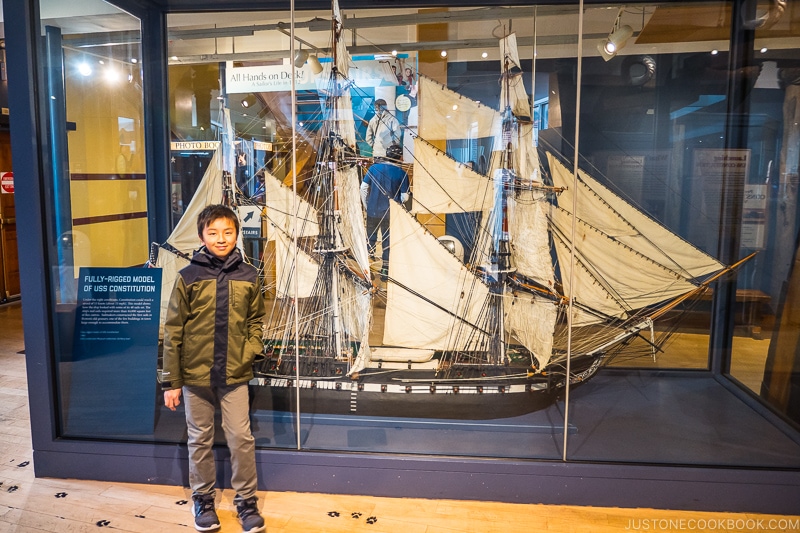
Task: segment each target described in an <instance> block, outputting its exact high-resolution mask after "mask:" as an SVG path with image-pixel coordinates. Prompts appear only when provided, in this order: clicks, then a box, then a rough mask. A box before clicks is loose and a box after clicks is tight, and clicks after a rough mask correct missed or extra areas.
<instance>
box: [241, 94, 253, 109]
mask: <svg viewBox="0 0 800 533" xmlns="http://www.w3.org/2000/svg"><path fill="white" fill-rule="evenodd" d="M254 105H256V95H254V94H252V93H251V94H248V95H247V96H245V97H244V99H243V100H242V107H243V108H245V109H247V108H248V107H252V106H254Z"/></svg>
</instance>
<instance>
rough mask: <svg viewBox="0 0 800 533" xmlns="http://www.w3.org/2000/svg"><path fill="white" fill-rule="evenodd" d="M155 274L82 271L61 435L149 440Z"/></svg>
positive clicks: (157, 291) (157, 301)
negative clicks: (128, 437) (127, 437)
mask: <svg viewBox="0 0 800 533" xmlns="http://www.w3.org/2000/svg"><path fill="white" fill-rule="evenodd" d="M160 308H161V269H159V268H81V269H80V275H79V277H78V307H77V310H76V313H75V330H74V337H73V353H72V361H71V362H63V363H62V368H61V372H62V377H63V378H64V379H65V380H67V383H69V386H68V390H69V395H68V396H67V397H66V398H65V405H64V409H65V417H64V420H65V428H64V429H65V433H66V434H67V435H69V436H108V435H115V436H124V435H141V434H152V433H153V426H154V422H155V397H156V363H157V358H158V328H159V311H160Z"/></svg>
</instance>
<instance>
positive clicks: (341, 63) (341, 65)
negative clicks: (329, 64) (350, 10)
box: [331, 0, 353, 78]
mask: <svg viewBox="0 0 800 533" xmlns="http://www.w3.org/2000/svg"><path fill="white" fill-rule="evenodd" d="M332 11H333V22H334V30H333V31H334V35H332V36H331V38H332V39H333V45H334V46H335V47H336V69H337V70H338V71H339V74H341V75H342V76H343V77H344V78H348V77H349V75H350V74H349V72H350V66H351V65H352V64H353V62H352V60H351V59H350V53H349V52H348V51H347V43H345V40H344V35H342V34H341V32H342V31H343V27H342V13H341V11H340V10H339V1H338V0H333V6H332Z"/></svg>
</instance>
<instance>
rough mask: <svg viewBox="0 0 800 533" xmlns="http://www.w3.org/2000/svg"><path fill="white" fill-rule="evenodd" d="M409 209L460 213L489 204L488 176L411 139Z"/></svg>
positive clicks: (485, 207) (490, 203)
mask: <svg viewBox="0 0 800 533" xmlns="http://www.w3.org/2000/svg"><path fill="white" fill-rule="evenodd" d="M413 176H414V207H413V209H412V212H414V213H419V212H427V213H462V212H469V211H488V210H489V209H491V207H492V202H493V198H492V196H493V194H494V193H493V191H492V187H493V185H492V180H490V179H489V178H487V177H486V176H483V175H481V174H478V173H477V172H475V171H474V170H472V169H470V168H469V167H468V166H466V165H464V164H461V163H459V162H458V161H456V160H455V159H453V158H451V157H450V156H448V155H447V154H445V153H444V152H442V151H441V150H439V149H438V148H436V147H435V146H433V145H431V144H430V143H428V142H426V141H424V140H422V139H420V138H416V139H414V174H413Z"/></svg>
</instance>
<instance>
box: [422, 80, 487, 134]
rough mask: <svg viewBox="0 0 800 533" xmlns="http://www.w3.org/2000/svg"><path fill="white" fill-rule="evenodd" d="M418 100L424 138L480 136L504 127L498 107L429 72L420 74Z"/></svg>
mask: <svg viewBox="0 0 800 533" xmlns="http://www.w3.org/2000/svg"><path fill="white" fill-rule="evenodd" d="M418 103H419V104H418V105H419V117H420V124H419V136H420V137H422V138H423V139H427V140H429V141H433V140H442V139H479V138H483V137H492V136H494V135H496V134H497V132H499V131H500V124H501V117H500V113H498V112H497V111H496V110H494V109H492V108H491V107H487V106H485V105H483V104H480V103H478V102H476V101H474V100H472V99H470V98H467V97H465V96H461V95H460V94H458V93H457V92H455V91H452V90H450V89H448V88H447V87H445V86H444V85H441V84H439V83H437V82H435V81H433V80H431V79H430V78H426V77H425V76H420V77H419V99H418ZM426 117H428V118H426Z"/></svg>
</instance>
